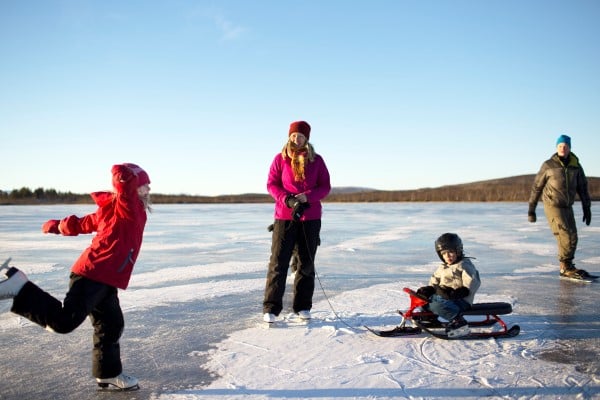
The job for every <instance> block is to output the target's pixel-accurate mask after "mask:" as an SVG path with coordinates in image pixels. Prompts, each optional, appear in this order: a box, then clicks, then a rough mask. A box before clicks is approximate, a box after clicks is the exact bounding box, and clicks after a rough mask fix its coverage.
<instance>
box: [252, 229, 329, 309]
mask: <svg viewBox="0 0 600 400" xmlns="http://www.w3.org/2000/svg"><path fill="white" fill-rule="evenodd" d="M320 231H321V220H320V219H317V220H310V221H302V222H295V221H287V220H275V223H274V224H273V241H272V244H271V258H270V260H269V269H268V271H267V282H266V285H265V294H264V300H263V312H264V313H271V314H275V315H279V313H280V312H281V311H282V309H283V294H284V292H285V284H286V278H287V272H288V268H289V265H290V258H291V257H292V252H293V251H294V247H295V246H296V244H297V245H298V248H297V250H298V260H299V262H298V266H297V270H296V274H295V276H294V297H293V304H292V308H293V310H294V312H298V311H303V310H310V309H311V308H312V297H313V293H314V290H315V255H316V253H317V245H318V244H319V235H320Z"/></svg>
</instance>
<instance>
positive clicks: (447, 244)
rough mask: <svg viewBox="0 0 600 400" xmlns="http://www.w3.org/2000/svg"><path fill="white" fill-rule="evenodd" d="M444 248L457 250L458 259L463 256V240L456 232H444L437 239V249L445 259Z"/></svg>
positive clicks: (440, 256)
mask: <svg viewBox="0 0 600 400" xmlns="http://www.w3.org/2000/svg"><path fill="white" fill-rule="evenodd" d="M443 250H453V251H455V252H456V255H457V256H458V260H461V259H462V258H463V244H462V240H460V237H459V236H458V235H457V234H456V233H444V234H443V235H442V236H440V237H439V238H437V239H436V241H435V251H436V253H437V255H438V257H439V258H440V260H442V261H444V257H442V251H443Z"/></svg>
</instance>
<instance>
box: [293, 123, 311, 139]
mask: <svg viewBox="0 0 600 400" xmlns="http://www.w3.org/2000/svg"><path fill="white" fill-rule="evenodd" d="M294 132H298V133H301V134H303V135H304V136H305V137H306V140H308V139H309V138H310V125H309V124H308V122H306V121H295V122H292V123H291V124H290V131H289V133H288V136H290V135H291V134H292V133H294Z"/></svg>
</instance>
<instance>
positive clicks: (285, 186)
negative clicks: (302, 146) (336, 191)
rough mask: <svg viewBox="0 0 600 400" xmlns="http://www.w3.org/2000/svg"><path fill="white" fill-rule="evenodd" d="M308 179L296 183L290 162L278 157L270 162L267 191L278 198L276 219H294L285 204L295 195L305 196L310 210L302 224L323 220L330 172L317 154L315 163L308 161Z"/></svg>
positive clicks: (280, 156)
mask: <svg viewBox="0 0 600 400" xmlns="http://www.w3.org/2000/svg"><path fill="white" fill-rule="evenodd" d="M304 173H305V180H304V181H302V182H296V181H295V180H294V172H293V171H292V165H291V160H290V159H289V158H286V159H284V158H283V156H282V155H281V153H279V154H277V155H276V156H275V158H274V159H273V162H272V163H271V168H270V170H269V178H268V180H267V190H268V191H269V194H271V197H273V199H275V219H283V220H291V219H292V210H291V209H290V208H288V207H287V205H286V204H285V198H286V197H287V196H288V195H290V194H292V195H298V194H301V193H304V194H305V195H306V198H307V199H308V203H309V204H310V207H309V208H308V209H306V210H305V211H304V215H303V216H302V218H301V221H306V220H315V219H321V215H322V210H323V208H322V206H321V200H323V199H324V198H325V197H326V196H327V195H328V194H329V191H330V190H331V183H330V181H329V171H328V170H327V166H326V165H325V161H324V160H323V158H322V157H321V156H320V155H318V154H316V155H315V160H314V161H313V162H308V163H307V165H306V167H305V170H304Z"/></svg>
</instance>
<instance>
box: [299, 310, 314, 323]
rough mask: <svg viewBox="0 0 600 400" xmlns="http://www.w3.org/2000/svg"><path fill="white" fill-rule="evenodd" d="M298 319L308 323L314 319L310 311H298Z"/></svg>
mask: <svg viewBox="0 0 600 400" xmlns="http://www.w3.org/2000/svg"><path fill="white" fill-rule="evenodd" d="M298 317H299V318H300V319H301V320H304V321H307V320H309V319H311V318H312V316H311V315H310V311H309V310H302V311H298Z"/></svg>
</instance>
